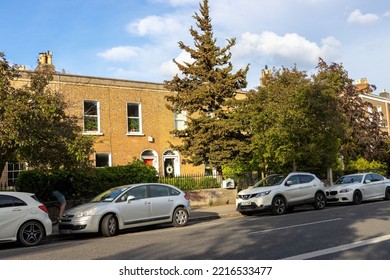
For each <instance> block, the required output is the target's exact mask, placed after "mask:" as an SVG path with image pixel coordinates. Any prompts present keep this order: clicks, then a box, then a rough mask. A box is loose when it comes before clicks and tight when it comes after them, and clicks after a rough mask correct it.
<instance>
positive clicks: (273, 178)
mask: <svg viewBox="0 0 390 280" xmlns="http://www.w3.org/2000/svg"><path fill="white" fill-rule="evenodd" d="M285 178H286V176H285V175H281V174H273V175H269V176H267V177H265V178H264V179H261V180H260V181H258V182H257V183H256V184H255V185H254V186H253V187H254V188H260V187H269V186H276V185H280V184H281V183H282V182H283V180H284V179H285Z"/></svg>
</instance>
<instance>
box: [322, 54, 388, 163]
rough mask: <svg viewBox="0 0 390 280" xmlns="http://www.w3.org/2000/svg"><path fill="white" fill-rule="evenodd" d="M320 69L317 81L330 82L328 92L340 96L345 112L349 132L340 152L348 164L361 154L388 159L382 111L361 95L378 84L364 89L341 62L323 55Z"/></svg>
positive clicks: (341, 107)
mask: <svg viewBox="0 0 390 280" xmlns="http://www.w3.org/2000/svg"><path fill="white" fill-rule="evenodd" d="M318 69H319V70H318V74H317V75H316V77H315V80H316V82H317V83H322V84H323V85H326V87H327V88H328V89H327V92H330V94H332V95H334V96H335V97H336V98H337V101H338V108H337V110H338V111H339V112H340V113H341V114H342V115H343V124H344V131H345V133H344V135H343V138H342V139H341V140H342V142H341V148H340V154H341V156H342V159H343V161H344V164H345V165H348V164H349V162H350V161H355V160H357V159H358V158H360V157H363V158H364V159H366V160H368V161H373V160H380V161H384V160H386V158H388V153H387V151H386V149H387V143H386V139H388V136H386V134H385V133H384V132H383V131H382V130H381V116H380V113H379V112H378V111H377V110H376V108H375V106H373V105H372V104H371V103H369V102H364V100H363V99H362V98H361V97H360V96H359V94H360V93H370V92H372V91H373V90H374V89H375V86H373V85H370V86H369V87H368V88H367V89H365V90H364V91H363V92H360V91H359V90H358V89H357V88H356V86H355V85H354V84H353V80H352V79H350V78H349V77H348V73H347V71H346V70H345V69H344V67H343V66H342V65H341V64H337V63H332V64H330V65H328V64H326V63H325V62H324V61H323V60H321V59H320V61H319V64H318Z"/></svg>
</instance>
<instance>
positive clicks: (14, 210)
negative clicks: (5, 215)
mask: <svg viewBox="0 0 390 280" xmlns="http://www.w3.org/2000/svg"><path fill="white" fill-rule="evenodd" d="M12 211H13V212H16V211H17V212H20V211H22V209H20V208H18V209H12Z"/></svg>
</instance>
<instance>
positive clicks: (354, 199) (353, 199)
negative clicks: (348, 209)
mask: <svg viewBox="0 0 390 280" xmlns="http://www.w3.org/2000/svg"><path fill="white" fill-rule="evenodd" d="M326 196H327V202H328V203H353V204H360V203H361V202H362V201H366V200H374V199H390V180H389V179H387V178H385V177H383V176H382V175H379V174H376V173H356V174H350V175H346V176H342V177H340V178H339V179H338V180H337V181H336V182H335V183H334V184H333V185H332V186H330V187H329V188H328V189H327V190H326Z"/></svg>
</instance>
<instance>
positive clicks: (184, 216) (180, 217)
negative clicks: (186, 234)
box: [172, 207, 188, 227]
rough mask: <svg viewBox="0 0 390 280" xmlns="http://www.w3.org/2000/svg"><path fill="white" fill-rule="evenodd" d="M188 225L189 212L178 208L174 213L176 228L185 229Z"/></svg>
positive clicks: (173, 219) (173, 222)
mask: <svg viewBox="0 0 390 280" xmlns="http://www.w3.org/2000/svg"><path fill="white" fill-rule="evenodd" d="M187 223H188V212H187V210H186V209H185V208H183V207H178V208H176V209H175V211H173V218H172V224H173V225H174V226H175V227H184V226H185V225H187Z"/></svg>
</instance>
